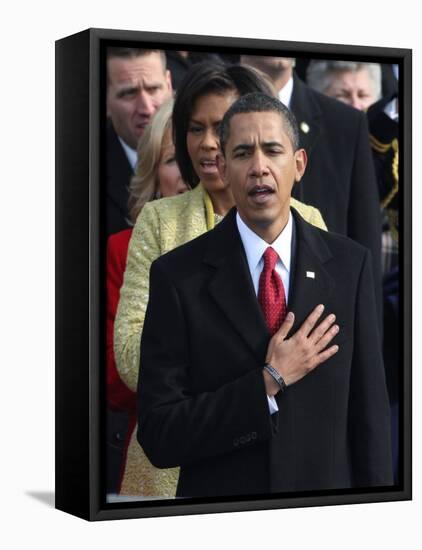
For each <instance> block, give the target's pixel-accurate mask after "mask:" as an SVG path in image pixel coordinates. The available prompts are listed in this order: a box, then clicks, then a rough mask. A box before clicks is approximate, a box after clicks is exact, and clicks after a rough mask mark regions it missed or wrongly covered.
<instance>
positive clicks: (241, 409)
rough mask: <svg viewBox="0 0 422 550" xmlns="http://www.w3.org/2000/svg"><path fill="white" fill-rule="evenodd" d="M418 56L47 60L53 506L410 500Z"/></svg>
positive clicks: (241, 52)
mask: <svg viewBox="0 0 422 550" xmlns="http://www.w3.org/2000/svg"><path fill="white" fill-rule="evenodd" d="M411 60H412V57H411V50H405V49H400V50H399V49H392V48H379V47H369V46H364V47H363V46H356V45H333V44H315V43H299V42H285V41H279V40H253V39H242V38H231V37H209V36H194V35H181V34H164V33H151V32H137V31H119V30H105V29H89V30H86V31H83V32H81V33H79V34H76V35H73V36H69V37H66V38H63V39H61V40H59V41H57V43H56V228H57V229H56V243H57V245H56V258H57V264H56V289H57V291H56V304H57V308H56V319H57V325H56V507H57V508H58V509H60V510H63V511H65V512H68V513H71V514H74V515H77V516H79V517H82V518H84V519H88V520H106V519H119V518H136V517H151V516H170V515H182V514H198V513H214V512H227V511H242V510H262V509H273V508H287V507H303V506H317V505H318V506H320V505H333V504H345V503H361V502H383V501H392V500H408V499H410V498H411V336H410V335H411V208H410V205H411V146H412V143H411V114H412V110H411Z"/></svg>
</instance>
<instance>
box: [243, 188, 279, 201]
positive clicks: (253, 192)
mask: <svg viewBox="0 0 422 550" xmlns="http://www.w3.org/2000/svg"><path fill="white" fill-rule="evenodd" d="M274 193H275V191H274V189H273V188H272V187H270V186H269V185H255V186H254V187H252V189H250V191H249V192H248V196H249V197H251V199H252V200H253V202H255V203H258V204H264V203H265V202H267V201H268V200H269V199H270V198H271V196H272V195H274Z"/></svg>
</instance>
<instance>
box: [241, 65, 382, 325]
mask: <svg viewBox="0 0 422 550" xmlns="http://www.w3.org/2000/svg"><path fill="white" fill-rule="evenodd" d="M241 62H242V64H247V65H251V66H253V67H255V68H257V69H259V70H261V71H263V72H264V73H266V74H267V75H268V76H269V77H270V78H271V80H272V82H273V83H274V87H275V89H276V91H277V92H278V94H279V99H280V101H281V102H282V103H284V104H285V105H286V107H289V109H290V110H291V111H292V112H293V114H294V115H295V117H296V120H297V123H298V126H299V136H300V145H301V147H303V148H304V149H305V150H306V154H307V156H308V164H307V167H306V172H305V174H304V176H303V178H302V180H301V182H300V184H299V185H296V186H295V188H294V190H293V192H292V196H293V197H295V198H296V199H298V200H300V201H302V202H305V203H306V204H311V205H312V206H316V207H317V208H318V209H319V211H320V212H321V214H322V217H323V218H324V221H325V223H326V224H327V228H328V230H329V231H335V232H336V233H341V234H342V235H347V236H348V237H350V238H351V239H353V240H355V241H357V242H358V243H360V244H362V245H363V246H365V247H367V248H369V250H370V251H371V254H372V262H373V269H374V280H375V283H376V287H375V291H376V301H377V310H378V315H379V320H380V322H379V324H380V326H381V324H382V322H381V318H382V305H381V304H382V293H381V214H380V208H379V195H378V189H377V184H376V178H375V172H374V166H373V160H372V153H371V148H370V145H369V133H368V123H367V120H366V115H365V113H363V112H360V111H358V110H357V109H354V108H353V107H350V106H348V105H345V104H343V103H342V102H340V101H338V100H336V99H333V98H330V97H327V96H325V95H323V94H320V93H318V92H316V91H315V90H312V88H310V87H309V86H307V85H306V84H305V83H304V82H302V80H300V79H299V78H298V77H297V76H296V75H295V74H294V70H293V67H294V59H292V58H286V57H269V56H242V57H241Z"/></svg>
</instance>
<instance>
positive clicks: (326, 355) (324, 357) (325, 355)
mask: <svg viewBox="0 0 422 550" xmlns="http://www.w3.org/2000/svg"><path fill="white" fill-rule="evenodd" d="M338 350H339V347H338V346H337V345H335V346H331V347H330V348H328V349H326V350H324V351H322V352H321V353H319V354H318V355H317V365H319V364H320V363H324V362H325V361H328V359H330V357H332V356H333V355H335V354H336V353H337V352H338Z"/></svg>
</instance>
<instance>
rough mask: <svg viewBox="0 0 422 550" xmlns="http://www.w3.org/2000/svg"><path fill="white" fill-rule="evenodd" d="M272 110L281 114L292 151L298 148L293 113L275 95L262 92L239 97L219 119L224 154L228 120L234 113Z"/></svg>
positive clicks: (227, 137) (297, 131) (297, 133)
mask: <svg viewBox="0 0 422 550" xmlns="http://www.w3.org/2000/svg"><path fill="white" fill-rule="evenodd" d="M268 112H274V113H278V114H279V115H280V116H281V119H282V121H283V125H284V128H285V130H286V133H287V135H288V136H289V138H290V141H291V143H292V147H293V151H297V150H298V149H299V129H298V126H297V122H296V118H295V116H294V114H293V113H292V112H291V111H290V110H289V109H288V108H287V107H286V106H285V105H284V104H283V103H282V102H281V101H280V100H279V99H277V98H276V97H274V96H268V95H266V94H262V93H251V94H247V95H244V96H242V97H240V98H239V99H238V100H237V101H235V102H234V103H233V105H231V106H230V108H229V109H228V110H227V112H226V113H225V115H224V117H223V120H222V121H221V124H220V128H219V134H220V147H221V151H222V153H223V155H224V149H225V147H226V144H227V141H228V139H229V134H230V120H231V119H232V118H233V117H234V115H239V114H241V113H268Z"/></svg>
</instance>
